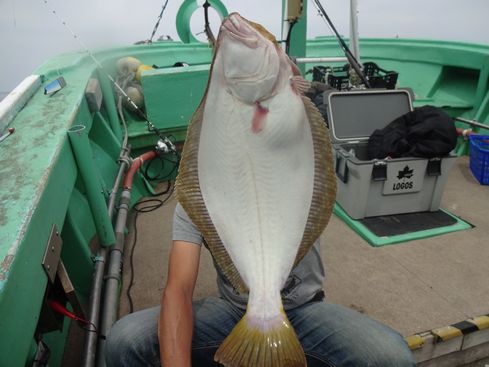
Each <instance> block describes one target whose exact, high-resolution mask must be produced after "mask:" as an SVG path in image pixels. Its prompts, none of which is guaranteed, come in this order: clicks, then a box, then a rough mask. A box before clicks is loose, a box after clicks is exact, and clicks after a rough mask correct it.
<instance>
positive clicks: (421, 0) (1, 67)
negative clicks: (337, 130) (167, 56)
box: [0, 0, 489, 98]
mask: <svg viewBox="0 0 489 367" xmlns="http://www.w3.org/2000/svg"><path fill="white" fill-rule="evenodd" d="M196 1H197V2H198V3H202V2H203V1H202V0H196ZM46 2H47V4H46ZM163 2H164V0H139V1H134V0H132V1H129V0H98V1H97V0H84V1H80V0H78V1H75V0H0V50H2V51H1V57H0V98H1V97H2V94H3V95H4V94H5V93H7V92H8V91H10V90H12V89H13V88H14V87H15V86H16V85H17V84H18V83H20V82H21V81H22V80H23V79H24V78H25V77H26V76H28V75H30V74H31V73H32V71H33V70H34V69H35V68H36V67H37V66H39V65H41V64H42V63H43V62H44V61H45V60H47V59H49V58H50V57H53V56H55V55H57V54H60V53H64V52H69V51H73V50H78V49H81V46H80V44H79V43H78V42H77V41H76V40H75V39H74V38H73V37H72V35H71V34H70V32H69V30H68V29H67V28H66V27H64V26H63V25H62V24H61V21H60V19H59V18H58V17H56V16H54V15H53V14H52V12H51V11H52V10H53V9H54V10H55V11H56V12H57V14H58V15H59V17H60V18H62V19H63V20H65V21H66V22H67V24H69V26H70V27H71V28H72V29H73V31H74V32H75V33H76V34H77V35H78V36H79V38H80V39H81V40H82V41H83V43H85V44H86V45H87V47H88V48H89V49H95V48H99V47H110V46H120V45H128V44H132V43H134V42H136V41H140V40H145V39H148V38H149V36H150V35H151V31H152V29H153V26H154V24H155V22H156V18H157V16H158V14H159V12H160V10H161V7H162V5H163ZM222 2H223V3H224V5H225V6H226V7H227V9H228V11H229V12H232V11H238V12H240V13H241V14H242V15H243V16H244V17H246V18H248V19H250V20H254V21H257V22H259V23H261V24H262V25H264V26H265V27H266V28H267V29H269V30H270V31H271V32H272V33H274V34H275V35H276V36H277V37H278V38H280V30H281V3H282V1H281V0H247V1H246V0H239V1H238V0H222ZM181 3H182V0H169V1H168V6H167V8H166V10H165V13H164V15H163V19H162V21H161V23H160V26H159V28H158V31H157V33H156V38H157V37H158V36H160V35H170V36H171V37H172V38H173V39H175V40H178V35H177V32H176V28H175V15H176V13H177V11H178V8H179V6H180V4H181ZM321 3H322V4H323V7H324V8H325V9H326V11H327V12H328V15H329V16H330V18H331V19H332V21H333V23H334V24H335V26H336V28H337V29H338V31H339V32H340V33H341V34H343V35H346V36H348V33H349V1H348V0H321ZM358 12H359V32H360V37H366V38H367V37H388V38H390V37H400V38H422V39H439V40H454V41H463V42H472V43H479V44H486V45H489V31H488V30H487V18H488V16H489V0H466V1H463V2H462V1H460V0H358ZM219 22H220V20H219V17H218V16H217V14H215V13H213V12H212V11H211V26H212V28H213V29H214V30H215V31H214V32H215V33H217V28H218V25H219ZM203 24H204V21H203V11H197V12H195V13H194V15H193V17H192V20H191V28H192V30H193V31H194V34H197V33H199V32H201V31H202V30H203ZM318 35H331V31H330V30H329V28H327V26H326V25H325V23H324V20H323V19H322V18H321V17H319V16H318V13H317V11H316V9H315V7H314V6H313V4H312V2H311V1H309V3H308V37H309V38H313V37H316V36H318ZM200 37H204V36H203V35H201V36H200ZM202 39H204V38H202ZM360 52H361V42H360Z"/></svg>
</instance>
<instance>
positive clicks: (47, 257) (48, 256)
mask: <svg viewBox="0 0 489 367" xmlns="http://www.w3.org/2000/svg"><path fill="white" fill-rule="evenodd" d="M62 247H63V241H62V240H61V237H60V235H59V232H58V230H57V229H56V225H55V224H53V226H52V227H51V234H50V235H49V239H48V244H47V246H46V250H45V251H44V256H43V257H42V262H41V264H42V266H43V268H44V271H45V272H46V275H47V276H48V278H49V281H50V282H51V284H53V283H54V280H55V279H56V272H57V271H58V264H59V262H60V257H61V249H62Z"/></svg>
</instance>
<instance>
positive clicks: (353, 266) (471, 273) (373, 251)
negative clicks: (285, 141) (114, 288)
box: [120, 157, 489, 336]
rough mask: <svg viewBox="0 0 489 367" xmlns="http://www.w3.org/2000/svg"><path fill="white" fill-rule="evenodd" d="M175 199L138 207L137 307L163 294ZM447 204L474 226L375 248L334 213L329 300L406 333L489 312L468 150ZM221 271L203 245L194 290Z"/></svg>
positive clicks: (207, 287)
mask: <svg viewBox="0 0 489 367" xmlns="http://www.w3.org/2000/svg"><path fill="white" fill-rule="evenodd" d="M175 204H176V200H175V198H172V199H171V200H169V201H168V203H167V204H165V206H163V207H162V208H160V209H158V210H156V211H153V212H151V213H146V214H139V215H138V218H137V246H136V248H135V250H134V256H133V263H134V272H135V273H134V285H133V287H132V290H131V294H132V298H133V300H134V310H140V309H143V308H146V307H151V306H155V305H158V304H159V302H160V297H161V294H162V291H163V289H164V286H165V281H166V273H167V258H168V253H169V250H170V246H171V227H172V214H173V209H174V207H175ZM442 207H443V208H444V209H447V210H449V211H451V212H452V213H454V214H455V215H457V216H459V217H461V218H462V219H464V220H466V221H468V222H470V223H471V224H473V225H474V226H475V228H473V229H470V230H466V231H460V232H455V233H449V234H445V235H442V236H437V237H432V238H426V239H423V240H416V241H411V242H405V243H403V244H397V245H390V246H384V247H380V248H374V247H371V246H369V245H368V244H367V243H366V242H365V241H364V240H363V239H362V238H361V237H359V236H358V235H357V234H356V233H355V232H353V231H352V230H351V229H350V228H349V227H348V226H347V225H346V224H345V223H343V222H342V221H341V220H340V219H339V218H337V217H336V216H332V218H331V221H330V223H329V225H328V227H327V228H326V230H325V231H324V233H323V234H322V236H321V243H322V256H323V261H324V264H325V267H326V273H327V274H326V280H325V290H326V297H327V301H329V302H333V303H338V304H342V305H345V306H348V307H351V308H353V309H356V310H358V311H359V312H362V313H365V314H368V315H369V316H371V317H373V318H375V319H377V320H380V321H381V322H383V323H386V324H388V325H390V326H391V327H393V328H394V329H396V330H398V331H399V332H400V333H401V334H402V335H404V336H408V335H411V334H414V333H418V332H422V331H426V330H431V329H433V328H436V327H442V326H446V325H450V324H453V323H456V322H459V321H462V320H466V319H468V318H471V317H474V316H479V315H485V314H489V291H488V290H489V277H488V270H487V269H488V264H489V240H488V239H489V210H488V209H489V187H488V186H482V185H480V184H479V183H478V182H477V181H476V180H475V179H474V177H473V176H472V174H471V172H470V169H469V159H468V157H462V158H459V159H458V160H457V162H456V164H455V166H454V168H453V169H452V171H451V172H450V176H449V180H448V183H447V187H446V190H445V192H444V196H443V200H442ZM128 226H129V231H130V232H129V234H128V236H127V238H126V250H125V254H124V281H123V284H124V288H123V291H122V293H121V304H120V315H121V316H122V315H124V314H126V313H127V312H128V299H127V296H126V289H127V286H128V284H129V279H130V265H129V259H130V253H131V248H132V244H133V241H134V234H135V232H134V229H133V226H134V213H133V215H132V216H131V218H130V221H129V224H128ZM215 277H216V275H215V270H214V268H213V265H212V261H211V258H210V256H209V254H208V251H203V255H202V258H201V264H200V272H199V277H198V282H197V287H196V291H195V297H204V296H207V295H215V294H217V287H216V284H215Z"/></svg>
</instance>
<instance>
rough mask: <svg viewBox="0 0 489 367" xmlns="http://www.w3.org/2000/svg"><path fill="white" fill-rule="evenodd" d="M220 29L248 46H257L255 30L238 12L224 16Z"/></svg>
mask: <svg viewBox="0 0 489 367" xmlns="http://www.w3.org/2000/svg"><path fill="white" fill-rule="evenodd" d="M221 31H224V33H225V34H227V35H229V36H230V37H232V38H234V39H236V40H237V41H239V42H242V43H244V44H245V45H246V46H248V47H250V48H256V47H258V34H257V31H256V30H255V29H254V28H253V27H252V26H251V25H250V24H249V23H248V21H247V20H246V19H244V18H243V17H242V16H241V15H239V14H238V13H232V14H230V15H229V16H228V17H227V18H226V20H225V21H224V22H223V23H222V27H221Z"/></svg>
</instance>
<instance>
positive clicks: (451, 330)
mask: <svg viewBox="0 0 489 367" xmlns="http://www.w3.org/2000/svg"><path fill="white" fill-rule="evenodd" d="M431 332H432V333H433V334H434V335H436V336H437V337H439V338H440V339H441V340H443V341H447V340H450V339H453V338H456V337H458V336H462V335H463V334H462V331H460V330H459V329H457V328H455V327H453V326H445V327H441V328H438V329H433V330H431Z"/></svg>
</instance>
